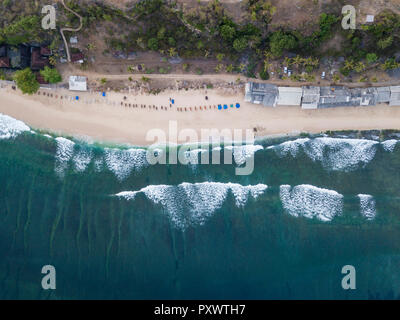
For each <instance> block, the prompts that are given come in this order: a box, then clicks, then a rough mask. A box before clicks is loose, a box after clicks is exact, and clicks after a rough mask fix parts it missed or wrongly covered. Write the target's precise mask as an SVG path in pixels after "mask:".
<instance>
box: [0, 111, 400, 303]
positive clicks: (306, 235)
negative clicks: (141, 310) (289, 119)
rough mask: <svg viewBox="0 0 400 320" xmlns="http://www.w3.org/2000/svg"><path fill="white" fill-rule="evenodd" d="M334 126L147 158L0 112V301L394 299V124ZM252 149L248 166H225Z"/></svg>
mask: <svg viewBox="0 0 400 320" xmlns="http://www.w3.org/2000/svg"><path fill="white" fill-rule="evenodd" d="M342 134H343V133H342ZM345 135H346V136H345V137H344V136H340V134H335V135H334V137H331V136H327V135H319V136H313V137H297V138H286V139H283V138H281V139H274V140H262V141H259V142H257V143H256V144H257V145H256V146H243V147H237V148H235V150H234V153H233V155H234V164H231V165H224V164H221V165H203V164H197V165H196V164H191V165H149V164H148V163H147V161H146V156H145V154H146V151H145V150H144V149H141V148H126V147H118V146H111V145H108V146H106V145H100V144H93V143H87V142H82V141H77V140H73V139H66V138H63V137H58V136H53V135H47V134H44V133H40V132H37V131H36V132H35V131H33V130H30V129H29V128H28V127H26V126H25V125H24V124H23V123H21V122H18V121H16V120H14V119H12V118H9V117H7V116H4V115H0V298H1V299H100V298H103V299H197V298H201V299H318V298H319V299H383V298H390V299H396V298H399V297H400V224H399V222H400V143H398V139H399V138H400V135H399V134H396V133H393V132H392V133H389V132H386V133H385V134H382V133H379V132H376V133H375V132H369V133H365V134H364V135H360V134H359V133H346V134H345ZM164 152H165V151H164ZM223 152H224V148H223V147H222V149H221V154H222V153H223ZM199 154H200V152H198V151H196V150H194V151H192V152H191V153H189V154H188V157H190V158H191V159H197V157H198V156H199ZM253 154H254V157H255V170H254V172H253V173H252V174H251V175H249V176H238V175H235V167H236V166H238V165H241V164H243V162H244V161H245V160H246V158H247V157H249V156H251V155H253ZM44 265H53V266H54V267H55V268H56V272H57V273H56V274H57V277H56V280H57V288H56V290H43V289H42V287H41V280H42V277H43V275H42V274H41V269H42V267H43V266H44ZM345 265H353V266H354V267H355V269H356V284H357V288H356V290H343V288H342V286H341V281H342V278H343V276H344V275H343V274H342V273H341V270H342V267H343V266H345Z"/></svg>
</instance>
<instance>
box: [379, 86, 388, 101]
mask: <svg viewBox="0 0 400 320" xmlns="http://www.w3.org/2000/svg"><path fill="white" fill-rule="evenodd" d="M375 89H376V94H377V96H376V103H384V102H386V103H387V102H389V101H390V87H377V88H375Z"/></svg>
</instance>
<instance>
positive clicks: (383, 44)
mask: <svg viewBox="0 0 400 320" xmlns="http://www.w3.org/2000/svg"><path fill="white" fill-rule="evenodd" d="M392 44H393V36H389V37H387V38H385V39H381V40H379V41H378V42H377V44H376V45H377V46H378V48H379V49H382V50H385V49H386V48H389V47H390V46H391V45H392Z"/></svg>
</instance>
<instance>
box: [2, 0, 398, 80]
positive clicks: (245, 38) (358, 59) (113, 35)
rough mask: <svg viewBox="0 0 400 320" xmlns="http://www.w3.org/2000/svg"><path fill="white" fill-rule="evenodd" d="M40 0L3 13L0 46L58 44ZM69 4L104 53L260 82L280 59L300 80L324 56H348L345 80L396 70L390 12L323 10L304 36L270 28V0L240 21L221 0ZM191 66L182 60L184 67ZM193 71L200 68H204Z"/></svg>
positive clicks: (250, 5)
mask: <svg viewBox="0 0 400 320" xmlns="http://www.w3.org/2000/svg"><path fill="white" fill-rule="evenodd" d="M39 2H40V3H41V0H39V1H27V3H29V5H31V7H30V8H31V9H30V11H28V12H24V14H21V15H13V16H12V17H11V16H10V17H3V21H2V28H0V43H2V42H3V43H9V44H12V45H16V44H19V43H24V42H29V41H39V40H43V39H50V40H54V41H53V45H52V48H55V47H56V45H55V44H57V43H59V35H58V34H57V33H56V32H53V33H52V32H45V36H43V30H41V28H40V27H39V23H40V20H39V18H38V17H39V16H40V15H38V14H33V12H35V10H36V12H37V11H38V9H39V6H38V3H39ZM66 4H67V5H68V6H69V7H70V8H71V9H73V10H74V11H76V12H78V13H79V14H80V15H82V16H83V18H84V19H83V22H84V28H83V31H82V32H83V35H89V34H90V33H91V32H93V30H94V29H95V28H97V27H99V26H101V28H102V29H101V30H102V35H103V36H104V38H105V42H106V44H107V49H106V50H105V51H104V54H112V53H115V52H124V53H129V52H132V51H154V52H158V53H160V54H161V55H163V56H164V57H165V59H166V58H167V57H176V56H179V57H182V58H187V59H188V58H196V59H214V60H215V61H218V65H217V67H216V68H215V71H216V72H221V71H224V72H239V73H245V74H246V75H247V76H252V77H254V76H256V74H258V75H259V77H260V78H262V79H268V77H269V72H270V70H271V66H272V65H273V63H276V62H279V63H280V64H281V65H286V66H289V67H293V68H294V70H295V71H296V72H297V73H298V74H303V76H302V78H301V79H302V80H312V79H313V78H312V75H311V74H312V72H313V71H314V70H316V69H317V68H318V67H319V63H320V61H321V59H322V58H324V57H327V56H329V57H334V58H339V57H344V60H345V61H343V62H342V65H341V69H340V72H341V74H342V75H343V76H345V77H347V76H349V75H352V74H360V73H363V72H364V71H366V70H371V69H373V68H376V69H382V70H389V69H393V68H397V67H399V63H398V62H397V60H396V57H395V54H396V52H397V51H398V50H399V49H400V47H399V44H398V34H399V31H400V17H399V15H397V14H395V13H393V12H390V11H385V12H382V13H381V14H380V15H379V16H377V17H376V22H375V23H374V24H369V25H363V26H359V28H358V29H357V30H343V29H342V28H341V26H340V21H341V13H340V12H337V13H336V14H333V13H332V12H331V13H330V14H328V13H323V14H321V15H320V17H319V20H318V21H315V22H310V23H311V24H310V27H309V28H308V29H309V30H311V33H310V32H309V33H307V34H303V33H302V32H301V31H300V30H294V29H289V28H288V27H277V26H274V28H272V27H271V21H272V19H273V17H274V14H276V8H275V7H274V6H273V5H272V4H271V3H270V1H269V0H243V1H241V6H242V9H243V12H244V15H243V17H244V18H243V19H242V21H241V22H240V23H239V22H237V21H236V22H235V21H234V20H233V19H232V17H231V16H230V15H229V12H227V11H226V9H225V8H224V6H223V5H222V4H221V3H220V2H219V1H218V0H214V1H211V2H209V3H208V4H207V5H204V4H202V5H199V6H195V7H193V8H192V9H190V10H182V8H181V7H180V6H179V5H178V4H176V3H174V2H171V1H166V0H146V1H139V2H136V4H134V5H133V6H131V7H130V8H129V9H126V10H121V9H117V8H114V7H110V6H107V5H105V4H104V3H103V2H102V1H91V2H83V1H81V0H68V1H66ZM13 5H14V6H15V4H14V1H11V0H3V1H1V0H0V6H3V7H5V6H6V7H7V8H10V9H11V8H12V6H13ZM25 13H26V14H25ZM28 13H29V14H28ZM59 13H60V14H59V15H58V19H59V24H62V25H67V26H76V25H78V20H77V17H76V16H75V15H73V14H71V13H70V12H68V11H66V10H64V9H63V8H62V9H61V11H60V10H59ZM1 19H2V18H0V20H1ZM6 22H7V23H6ZM309 30H308V31H309ZM46 36H47V38H46ZM333 37H335V39H334V40H335V41H336V42H339V45H338V46H337V47H338V48H336V47H333V48H332V47H329V46H327V45H326V44H327V43H328V42H329V41H330V40H331V39H333ZM47 41H48V40H47ZM89 46H90V44H89V45H88V50H89V49H90V48H89ZM92 46H93V47H94V45H92ZM327 47H328V49H327ZM130 69H132V70H133V68H130ZM156 69H157V70H158V72H160V73H167V72H168V71H169V70H168V69H167V68H163V67H160V68H156ZM188 69H189V65H188V64H185V65H184V66H183V70H188ZM132 70H131V71H130V72H133V71H132ZM191 70H193V71H195V72H196V73H198V74H201V73H202V70H201V69H199V68H192V69H191ZM128 71H129V68H128ZM144 71H145V72H150V71H149V70H144ZM304 74H305V75H304ZM335 77H338V75H335ZM299 79H300V78H299V76H298V75H294V76H293V80H299Z"/></svg>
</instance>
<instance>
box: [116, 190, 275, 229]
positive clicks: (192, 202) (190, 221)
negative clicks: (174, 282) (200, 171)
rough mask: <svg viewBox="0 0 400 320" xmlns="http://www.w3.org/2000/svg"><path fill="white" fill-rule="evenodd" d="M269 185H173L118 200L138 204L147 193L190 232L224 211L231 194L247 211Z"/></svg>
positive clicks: (176, 222) (136, 192)
mask: <svg viewBox="0 0 400 320" xmlns="http://www.w3.org/2000/svg"><path fill="white" fill-rule="evenodd" d="M267 188H268V186H267V185H264V184H258V185H253V186H251V185H250V186H242V185H240V184H236V183H220V182H202V183H186V182H184V183H182V184H179V185H177V186H172V185H151V186H147V187H145V188H143V189H141V190H139V191H124V192H120V193H118V194H116V195H115V196H117V197H121V198H125V199H126V200H134V199H135V198H136V196H137V195H138V194H139V193H143V194H144V195H145V196H146V197H147V198H148V199H149V200H151V201H152V202H153V203H155V204H160V205H161V206H162V207H163V209H164V210H165V211H166V213H167V214H168V216H169V218H170V219H171V221H172V223H173V224H174V225H175V226H176V227H178V228H180V229H186V228H187V227H188V226H190V225H195V224H197V225H203V224H204V223H205V221H206V220H207V219H208V218H209V217H211V216H212V215H213V214H214V212H215V211H216V210H218V209H219V208H221V207H222V205H223V203H224V201H225V200H226V197H227V195H228V192H229V191H231V192H232V194H233V196H234V198H235V205H236V206H237V207H243V206H245V205H246V203H247V201H248V199H249V197H252V198H254V199H256V198H258V197H259V196H260V195H262V194H263V193H264V192H265V190H266V189H267Z"/></svg>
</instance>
